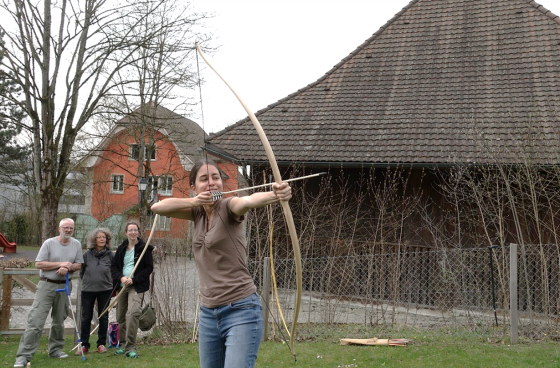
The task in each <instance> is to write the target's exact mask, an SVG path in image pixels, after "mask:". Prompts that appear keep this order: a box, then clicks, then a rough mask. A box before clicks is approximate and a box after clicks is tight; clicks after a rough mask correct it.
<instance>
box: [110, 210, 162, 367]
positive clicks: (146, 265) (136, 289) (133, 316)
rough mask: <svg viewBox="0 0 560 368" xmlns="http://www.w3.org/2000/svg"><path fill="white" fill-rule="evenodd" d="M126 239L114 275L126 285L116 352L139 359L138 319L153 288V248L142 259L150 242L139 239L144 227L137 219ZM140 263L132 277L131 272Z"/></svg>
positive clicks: (113, 267) (128, 226) (115, 260)
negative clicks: (145, 294)
mask: <svg viewBox="0 0 560 368" xmlns="http://www.w3.org/2000/svg"><path fill="white" fill-rule="evenodd" d="M124 229H125V233H126V238H127V239H126V240H125V241H123V243H122V244H121V245H120V246H119V247H118V248H117V252H116V253H115V257H114V258H113V263H112V265H111V275H112V276H113V280H115V281H116V282H118V288H119V289H120V288H123V287H124V288H125V290H124V291H123V293H122V294H121V296H120V297H119V300H118V304H117V322H118V323H119V335H120V336H119V345H120V349H118V350H117V351H116V352H115V354H117V355H120V354H125V356H126V357H127V358H138V353H137V352H136V335H137V333H138V322H139V320H140V315H141V313H142V298H143V296H144V292H146V291H148V290H149V289H150V274H151V273H152V271H153V269H154V261H153V258H152V250H153V247H152V246H149V247H148V249H147V250H146V253H145V254H144V257H142V259H141V260H140V262H138V259H139V258H140V254H142V251H143V250H144V247H145V246H146V243H145V242H144V241H143V240H142V239H140V238H139V236H140V226H139V225H138V223H136V222H133V221H131V222H127V223H126V225H125V228H124ZM136 264H138V267H137V268H136V271H134V274H133V275H132V277H130V274H131V272H132V270H133V269H134V267H135V266H136Z"/></svg>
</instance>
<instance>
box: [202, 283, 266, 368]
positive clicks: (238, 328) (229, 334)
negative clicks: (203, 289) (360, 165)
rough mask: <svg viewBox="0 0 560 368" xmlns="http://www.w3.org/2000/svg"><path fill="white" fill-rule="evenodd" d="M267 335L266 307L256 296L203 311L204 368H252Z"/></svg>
mask: <svg viewBox="0 0 560 368" xmlns="http://www.w3.org/2000/svg"><path fill="white" fill-rule="evenodd" d="M262 333H263V320H262V307H261V300H260V298H259V296H258V295H257V294H256V293H255V294H252V295H250V296H248V297H247V298H244V299H241V300H238V301H236V302H233V303H230V304H228V305H224V306H222V307H217V308H205V307H203V306H201V307H200V329H199V344H198V349H199V355H200V366H201V367H202V368H252V367H254V366H255V360H257V352H258V351H259V345H260V343H261V336H262Z"/></svg>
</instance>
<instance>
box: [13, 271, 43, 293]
mask: <svg viewBox="0 0 560 368" xmlns="http://www.w3.org/2000/svg"><path fill="white" fill-rule="evenodd" d="M12 278H13V279H14V281H15V282H19V283H20V284H22V285H23V286H25V288H27V289H28V290H30V291H32V292H35V290H37V285H36V284H35V283H34V282H33V281H31V280H28V279H26V278H25V277H23V276H20V275H13V276H12Z"/></svg>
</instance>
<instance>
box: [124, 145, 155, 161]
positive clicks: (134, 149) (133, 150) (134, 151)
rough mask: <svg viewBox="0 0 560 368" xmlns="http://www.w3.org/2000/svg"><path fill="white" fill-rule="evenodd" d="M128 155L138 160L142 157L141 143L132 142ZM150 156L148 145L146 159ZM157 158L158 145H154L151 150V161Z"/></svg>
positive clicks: (145, 148) (145, 151)
mask: <svg viewBox="0 0 560 368" xmlns="http://www.w3.org/2000/svg"><path fill="white" fill-rule="evenodd" d="M128 157H129V159H131V160H136V161H138V159H139V158H140V145H139V144H131V145H130V147H129V153H128ZM147 157H148V146H144V161H146V159H147ZM155 160H156V147H155V146H154V147H153V150H152V152H151V156H150V161H155Z"/></svg>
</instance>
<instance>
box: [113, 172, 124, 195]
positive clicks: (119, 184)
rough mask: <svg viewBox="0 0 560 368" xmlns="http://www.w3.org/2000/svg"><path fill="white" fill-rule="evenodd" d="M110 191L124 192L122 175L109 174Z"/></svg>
mask: <svg viewBox="0 0 560 368" xmlns="http://www.w3.org/2000/svg"><path fill="white" fill-rule="evenodd" d="M111 193H124V175H122V174H112V175H111Z"/></svg>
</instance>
